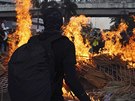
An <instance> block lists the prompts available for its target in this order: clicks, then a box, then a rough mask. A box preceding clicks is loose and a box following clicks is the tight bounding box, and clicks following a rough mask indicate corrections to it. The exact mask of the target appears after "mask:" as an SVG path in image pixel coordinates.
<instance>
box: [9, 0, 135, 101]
mask: <svg viewBox="0 0 135 101" xmlns="http://www.w3.org/2000/svg"><path fill="white" fill-rule="evenodd" d="M31 6H32V5H31V0H16V11H17V28H16V31H15V33H14V34H12V35H11V36H10V39H11V42H10V43H9V46H10V56H11V54H12V53H13V52H14V51H15V49H16V48H18V47H20V46H21V45H23V44H25V43H27V41H28V39H29V38H30V37H31V31H30V29H31V28H30V27H31V25H32V21H31V16H30V13H29V9H30V8H31ZM134 19H135V17H134ZM89 20H90V19H89V18H87V17H85V16H83V15H81V16H78V17H72V18H71V20H70V22H69V24H68V25H67V26H65V27H64V28H63V30H64V33H65V35H66V36H67V37H68V38H69V39H70V40H71V41H73V42H74V44H75V48H76V56H77V57H78V58H77V59H79V60H80V59H84V58H85V59H86V58H91V57H90V56H94V55H92V53H90V52H89V50H90V48H91V46H90V44H89V40H87V39H86V40H84V38H83V36H82V33H81V30H82V26H87V24H89ZM127 28H128V26H127V25H126V24H125V23H124V22H121V24H120V25H119V28H118V29H117V30H116V31H109V32H103V33H102V35H103V38H104V40H105V46H104V49H103V50H102V51H101V53H100V54H109V55H111V56H112V57H113V56H114V55H120V56H121V59H123V60H124V61H128V63H129V65H132V67H135V64H133V63H134V62H135V51H134V50H135V29H134V30H133V35H132V36H131V37H130V40H129V42H128V44H127V45H125V46H123V45H122V44H121V43H120V41H119V39H121V35H120V33H121V32H123V31H124V32H126V30H127ZM80 57H81V58H80ZM82 57H84V58H82ZM65 92H66V91H65ZM66 93H67V92H66ZM93 101H94V100H93Z"/></svg>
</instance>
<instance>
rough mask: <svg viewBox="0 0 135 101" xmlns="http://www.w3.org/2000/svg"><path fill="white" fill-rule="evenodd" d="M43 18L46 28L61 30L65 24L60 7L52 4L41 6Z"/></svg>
mask: <svg viewBox="0 0 135 101" xmlns="http://www.w3.org/2000/svg"><path fill="white" fill-rule="evenodd" d="M41 13H42V19H43V21H44V26H45V28H46V29H56V30H59V29H60V28H61V26H62V25H63V16H62V13H61V12H60V9H59V8H57V7H56V6H55V7H52V6H47V4H46V5H43V6H41Z"/></svg>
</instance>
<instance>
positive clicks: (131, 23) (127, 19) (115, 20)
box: [111, 15, 135, 32]
mask: <svg viewBox="0 0 135 101" xmlns="http://www.w3.org/2000/svg"><path fill="white" fill-rule="evenodd" d="M121 21H124V22H125V23H126V24H127V25H128V29H127V32H132V31H133V28H134V26H135V22H134V18H133V16H131V15H127V16H121V17H113V18H111V23H113V25H112V26H111V29H112V30H115V29H118V26H119V24H120V23H121Z"/></svg>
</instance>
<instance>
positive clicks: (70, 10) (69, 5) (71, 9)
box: [62, 0, 77, 23]
mask: <svg viewBox="0 0 135 101" xmlns="http://www.w3.org/2000/svg"><path fill="white" fill-rule="evenodd" d="M62 8H63V10H64V11H63V15H64V17H65V23H68V22H69V20H70V18H71V17H72V16H75V15H77V13H76V9H77V5H76V4H75V3H73V2H71V1H70V0H64V3H63V4H62Z"/></svg>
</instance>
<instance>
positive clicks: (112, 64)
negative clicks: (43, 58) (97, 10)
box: [0, 0, 135, 101]
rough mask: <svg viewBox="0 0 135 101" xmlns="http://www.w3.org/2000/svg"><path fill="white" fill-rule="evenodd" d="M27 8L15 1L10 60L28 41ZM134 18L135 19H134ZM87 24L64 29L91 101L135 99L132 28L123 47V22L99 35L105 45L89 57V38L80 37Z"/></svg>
mask: <svg viewBox="0 0 135 101" xmlns="http://www.w3.org/2000/svg"><path fill="white" fill-rule="evenodd" d="M30 8H31V1H30V0H24V1H22V0H16V11H17V29H16V32H15V33H14V34H12V35H11V36H9V38H10V39H11V40H10V42H9V46H10V47H9V48H10V52H9V55H10V56H11V54H12V53H13V52H14V50H15V49H16V48H18V47H19V46H21V45H23V44H25V43H26V42H27V41H28V39H29V38H30V37H31V31H30V27H31V16H30V13H29V9H30ZM133 17H134V19H135V16H133ZM89 21H90V18H86V17H85V16H83V15H81V16H78V17H73V18H71V20H70V22H69V24H68V25H67V26H64V27H63V30H64V34H65V35H66V36H67V37H68V38H69V39H70V40H71V41H72V42H74V44H75V48H76V56H77V65H76V67H77V68H76V69H77V71H78V74H79V77H80V81H81V82H82V84H83V86H84V88H85V90H86V91H87V93H88V95H89V96H90V97H91V99H92V101H100V100H101V99H104V101H120V100H121V99H126V100H127V101H133V100H132V99H135V98H134V95H135V87H134V85H135V77H134V75H135V51H134V50H135V28H134V30H133V34H132V36H130V37H129V36H126V37H128V38H129V39H128V41H127V42H126V44H125V40H122V39H124V38H123V37H122V36H123V34H127V32H126V30H127V28H128V26H127V25H126V24H125V23H124V22H121V24H120V25H119V28H118V29H117V30H116V31H108V32H102V33H101V36H100V37H102V40H103V42H104V47H103V49H102V50H100V49H99V51H98V54H97V53H90V49H91V47H92V46H91V45H90V39H89V38H90V37H92V36H90V35H89V34H88V35H86V36H85V35H82V32H83V27H84V28H86V27H88V26H89ZM88 28H89V27H88ZM89 31H91V28H90V29H88V30H87V32H89ZM85 33H86V32H85ZM86 34H87V33H86ZM6 63H7V62H6ZM0 67H2V68H5V67H4V66H3V63H2V64H0ZM1 71H2V70H0V72H1ZM2 74H3V73H2ZM63 91H64V96H65V98H67V99H68V98H70V99H76V98H74V95H72V92H71V91H70V90H69V89H68V87H66V85H64V88H63ZM118 98H119V99H118ZM120 98H121V99H120ZM101 101H102V100H101ZM121 101H125V100H121Z"/></svg>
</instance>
